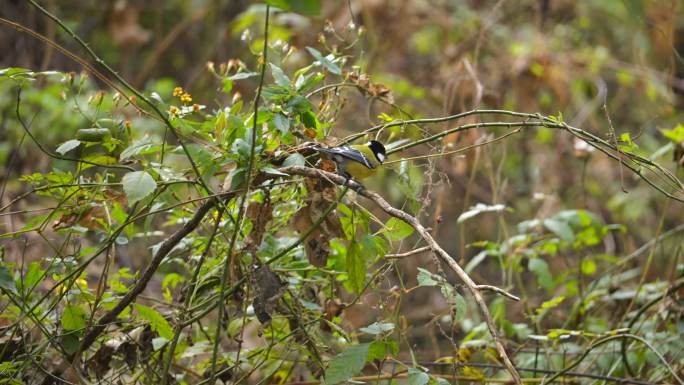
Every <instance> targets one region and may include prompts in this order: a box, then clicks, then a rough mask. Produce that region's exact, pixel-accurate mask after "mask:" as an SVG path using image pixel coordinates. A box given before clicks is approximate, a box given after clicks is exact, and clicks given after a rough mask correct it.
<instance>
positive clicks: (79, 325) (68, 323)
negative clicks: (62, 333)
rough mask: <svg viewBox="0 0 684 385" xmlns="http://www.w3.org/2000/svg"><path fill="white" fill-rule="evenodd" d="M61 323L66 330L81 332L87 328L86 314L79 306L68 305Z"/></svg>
mask: <svg viewBox="0 0 684 385" xmlns="http://www.w3.org/2000/svg"><path fill="white" fill-rule="evenodd" d="M60 323H61V324H62V328H63V329H64V330H80V329H83V328H85V327H86V312H85V310H83V308H82V307H80V306H79V305H67V306H66V307H65V308H64V311H63V312H62V318H60Z"/></svg>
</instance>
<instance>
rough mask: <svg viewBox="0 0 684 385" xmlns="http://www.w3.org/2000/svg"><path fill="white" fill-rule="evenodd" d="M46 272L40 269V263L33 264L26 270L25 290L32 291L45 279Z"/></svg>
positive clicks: (23, 284) (23, 283)
mask: <svg viewBox="0 0 684 385" xmlns="http://www.w3.org/2000/svg"><path fill="white" fill-rule="evenodd" d="M43 273H44V271H43V269H41V268H40V262H31V263H30V264H29V266H28V269H26V276H25V277H24V281H23V282H22V286H23V288H24V289H31V288H33V287H34V286H36V285H37V284H38V282H40V281H41V280H42V279H43V277H44V274H43Z"/></svg>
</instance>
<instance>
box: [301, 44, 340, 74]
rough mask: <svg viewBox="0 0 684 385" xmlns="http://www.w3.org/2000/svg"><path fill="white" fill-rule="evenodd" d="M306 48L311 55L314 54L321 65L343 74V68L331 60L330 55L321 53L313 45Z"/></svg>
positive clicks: (335, 72) (332, 71)
mask: <svg viewBox="0 0 684 385" xmlns="http://www.w3.org/2000/svg"><path fill="white" fill-rule="evenodd" d="M306 50H307V51H309V53H310V54H311V56H313V57H314V58H315V59H316V61H317V62H318V63H319V64H320V65H322V66H323V67H325V69H327V70H328V71H330V72H331V73H334V74H335V75H341V74H342V70H341V69H340V67H338V66H337V64H335V63H333V61H332V60H330V59H329V58H328V57H326V56H323V55H321V53H320V52H318V51H317V50H316V49H314V48H311V47H306Z"/></svg>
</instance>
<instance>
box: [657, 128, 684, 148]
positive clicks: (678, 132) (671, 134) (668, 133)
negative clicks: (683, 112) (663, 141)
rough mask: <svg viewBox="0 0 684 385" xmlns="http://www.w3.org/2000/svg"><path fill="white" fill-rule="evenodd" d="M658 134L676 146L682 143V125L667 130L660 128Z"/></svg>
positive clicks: (683, 135) (683, 134) (683, 137)
mask: <svg viewBox="0 0 684 385" xmlns="http://www.w3.org/2000/svg"><path fill="white" fill-rule="evenodd" d="M660 132H661V133H662V134H663V136H664V137H666V138H668V139H670V140H671V141H673V142H675V143H676V144H679V143H682V142H684V125H682V124H677V125H676V126H675V127H674V128H673V129H671V130H668V129H666V128H661V129H660Z"/></svg>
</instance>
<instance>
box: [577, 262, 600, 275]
mask: <svg viewBox="0 0 684 385" xmlns="http://www.w3.org/2000/svg"><path fill="white" fill-rule="evenodd" d="M580 270H581V271H582V274H584V275H593V274H594V273H596V262H594V260H593V259H583V260H582V264H581V265H580Z"/></svg>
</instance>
